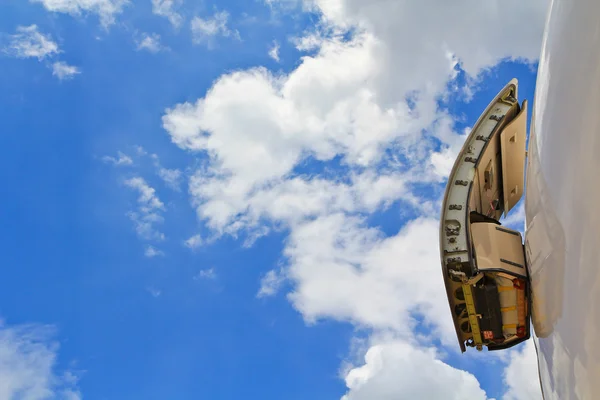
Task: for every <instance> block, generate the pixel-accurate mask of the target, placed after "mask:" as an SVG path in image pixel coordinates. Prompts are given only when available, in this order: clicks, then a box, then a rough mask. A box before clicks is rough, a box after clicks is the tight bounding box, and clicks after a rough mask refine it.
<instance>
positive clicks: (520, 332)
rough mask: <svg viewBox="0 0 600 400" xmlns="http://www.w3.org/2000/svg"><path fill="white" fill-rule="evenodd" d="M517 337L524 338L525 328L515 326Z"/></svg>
mask: <svg viewBox="0 0 600 400" xmlns="http://www.w3.org/2000/svg"><path fill="white" fill-rule="evenodd" d="M517 337H520V338H521V337H525V327H524V326H517Z"/></svg>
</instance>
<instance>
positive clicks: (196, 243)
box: [184, 235, 204, 250]
mask: <svg viewBox="0 0 600 400" xmlns="http://www.w3.org/2000/svg"><path fill="white" fill-rule="evenodd" d="M203 243H204V240H202V237H201V236H200V235H194V236H192V237H190V238H189V239H187V240H186V241H185V242H184V244H185V245H186V246H187V247H189V248H190V249H192V250H196V249H197V248H199V247H200V246H202V244H203Z"/></svg>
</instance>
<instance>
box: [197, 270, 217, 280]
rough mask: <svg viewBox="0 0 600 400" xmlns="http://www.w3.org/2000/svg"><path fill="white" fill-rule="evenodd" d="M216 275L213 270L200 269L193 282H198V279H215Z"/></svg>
mask: <svg viewBox="0 0 600 400" xmlns="http://www.w3.org/2000/svg"><path fill="white" fill-rule="evenodd" d="M216 278H217V273H216V272H215V269H214V268H208V269H202V270H200V272H198V274H196V276H194V280H195V281H198V280H200V279H216Z"/></svg>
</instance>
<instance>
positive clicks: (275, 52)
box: [269, 41, 280, 62]
mask: <svg viewBox="0 0 600 400" xmlns="http://www.w3.org/2000/svg"><path fill="white" fill-rule="evenodd" d="M269 57H271V58H272V59H273V60H275V61H277V62H279V61H280V60H279V43H277V41H275V42H273V46H272V47H271V48H270V49H269Z"/></svg>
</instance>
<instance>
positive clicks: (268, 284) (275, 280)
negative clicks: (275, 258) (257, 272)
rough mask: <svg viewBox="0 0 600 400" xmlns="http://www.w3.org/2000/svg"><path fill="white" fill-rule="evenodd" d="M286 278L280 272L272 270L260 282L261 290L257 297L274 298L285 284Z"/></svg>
mask: <svg viewBox="0 0 600 400" xmlns="http://www.w3.org/2000/svg"><path fill="white" fill-rule="evenodd" d="M284 281H285V278H284V277H283V276H282V274H281V273H280V272H277V271H275V270H271V271H269V272H267V273H266V274H265V276H263V277H262V279H261V280H260V290H259V291H258V294H257V295H256V296H257V297H267V296H272V295H274V294H275V293H277V291H278V290H279V287H280V286H281V285H282V284H283V282H284Z"/></svg>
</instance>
